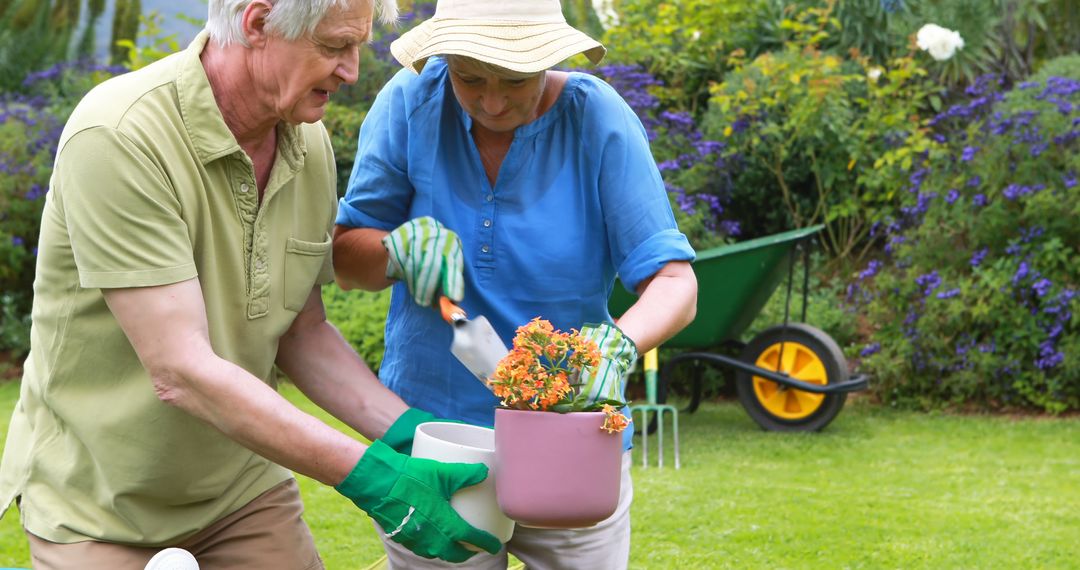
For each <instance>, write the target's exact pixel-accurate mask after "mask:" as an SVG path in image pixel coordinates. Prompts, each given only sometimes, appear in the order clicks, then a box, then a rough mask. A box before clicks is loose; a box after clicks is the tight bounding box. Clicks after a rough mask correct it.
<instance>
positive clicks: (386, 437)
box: [379, 408, 438, 455]
mask: <svg viewBox="0 0 1080 570" xmlns="http://www.w3.org/2000/svg"><path fill="white" fill-rule="evenodd" d="M433 421H438V418H436V417H435V416H433V415H431V414H429V413H428V412H425V411H424V410H421V409H419V408H409V409H407V410H405V411H404V412H403V413H402V414H401V415H400V416H398V418H397V419H396V420H394V423H393V424H391V425H390V427H389V428H387V430H386V433H385V434H383V436H382V437H381V438H379V440H380V441H382V442H383V443H385V444H386V445H388V446H389V447H390V448H391V449H393V450H394V451H396V452H398V453H404V454H405V455H411V454H412V443H413V435H414V434H415V433H416V426H418V425H420V424H422V423H424V422H433Z"/></svg>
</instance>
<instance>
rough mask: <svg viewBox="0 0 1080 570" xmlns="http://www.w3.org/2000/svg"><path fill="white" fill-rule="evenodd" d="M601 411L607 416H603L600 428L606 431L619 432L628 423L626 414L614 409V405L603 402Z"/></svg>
mask: <svg viewBox="0 0 1080 570" xmlns="http://www.w3.org/2000/svg"><path fill="white" fill-rule="evenodd" d="M603 412H604V414H605V415H606V416H607V417H605V418H604V425H602V426H600V429H602V430H605V431H607V432H608V433H615V432H621V431H622V430H624V429H626V426H628V425H629V422H627V421H626V416H624V415H622V412H620V411H619V410H616V409H615V407H614V406H611V405H609V404H604V409H603Z"/></svg>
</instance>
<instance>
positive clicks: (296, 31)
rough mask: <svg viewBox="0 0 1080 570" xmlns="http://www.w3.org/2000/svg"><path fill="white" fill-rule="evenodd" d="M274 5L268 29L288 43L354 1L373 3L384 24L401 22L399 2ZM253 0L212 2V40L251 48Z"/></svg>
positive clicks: (284, 1)
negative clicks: (247, 33)
mask: <svg viewBox="0 0 1080 570" xmlns="http://www.w3.org/2000/svg"><path fill="white" fill-rule="evenodd" d="M269 1H270V3H271V4H273V5H274V7H273V8H271V9H270V13H269V14H268V15H267V16H266V28H267V30H268V31H269V32H271V33H274V34H277V35H279V36H281V37H283V38H285V39H287V40H295V39H296V38H299V37H303V36H306V35H308V34H311V33H312V32H314V31H315V28H316V27H317V26H318V25H319V23H320V22H322V20H323V18H325V17H326V14H327V12H329V11H330V9H331V8H346V7H348V6H349V5H350V4H351V3H352V2H372V3H374V4H375V13H376V14H378V15H379V20H380V21H382V22H383V23H391V22H393V21H395V20H397V15H398V7H397V0H269ZM251 2H252V0H210V10H209V13H208V15H207V17H206V29H207V30H208V31H209V32H210V39H211V40H213V41H215V42H217V43H218V44H219V45H221V46H227V45H229V44H232V43H236V44H240V45H244V46H246V45H248V44H247V40H245V39H244V34H243V29H242V26H243V16H244V10H245V9H246V8H247V7H248V4H251Z"/></svg>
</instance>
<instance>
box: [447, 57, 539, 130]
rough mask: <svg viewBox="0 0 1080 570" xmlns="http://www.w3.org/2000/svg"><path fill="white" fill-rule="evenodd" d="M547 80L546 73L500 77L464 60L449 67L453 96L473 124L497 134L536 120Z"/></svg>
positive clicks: (455, 60)
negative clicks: (474, 122) (525, 76)
mask: <svg viewBox="0 0 1080 570" xmlns="http://www.w3.org/2000/svg"><path fill="white" fill-rule="evenodd" d="M544 79H545V74H544V73H538V74H536V75H533V76H530V77H527V78H525V79H508V78H506V77H500V76H499V75H498V74H495V73H491V72H490V71H485V70H484V69H483V68H482V67H480V66H477V65H476V64H475V63H474V62H472V61H470V60H468V59H463V58H454V59H453V60H452V63H451V64H450V83H451V85H453V87H454V96H456V97H457V100H458V102H459V103H460V104H461V106H462V107H463V108H464V109H465V112H467V113H468V114H469V115H470V116H471V117H472V118H473V120H474V121H476V122H477V123H479V124H480V125H481V126H483V127H485V128H487V129H489V130H492V131H495V132H508V131H513V130H514V129H516V128H518V127H520V126H521V125H524V124H525V123H528V122H530V121H532V120H534V119H536V117H537V110H538V108H539V105H540V96H541V95H543V93H544Z"/></svg>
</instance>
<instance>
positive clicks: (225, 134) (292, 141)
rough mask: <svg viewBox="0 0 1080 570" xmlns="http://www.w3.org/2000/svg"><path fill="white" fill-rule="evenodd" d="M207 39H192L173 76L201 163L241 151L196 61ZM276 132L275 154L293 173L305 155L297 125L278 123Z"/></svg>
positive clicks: (204, 33) (203, 36)
mask: <svg viewBox="0 0 1080 570" xmlns="http://www.w3.org/2000/svg"><path fill="white" fill-rule="evenodd" d="M209 38H210V34H209V32H207V31H206V30H203V31H201V32H199V35H197V36H195V39H194V40H192V41H191V44H189V45H188V47H187V49H185V50H184V52H183V53H182V54H181V56H180V57H181V58H182V60H181V63H180V66H179V70H178V72H177V75H176V92H177V98H178V99H179V103H180V115H181V117H182V118H183V121H184V128H185V129H187V132H188V136H189V137H190V138H191V142H192V145H194V147H195V152H196V154H197V155H198V156H199V161H200V162H201V163H202V164H208V163H210V162H213V161H215V160H217V159H219V158H221V157H223V156H228V155H230V154H233V153H235V152H238V151H241V149H240V144H239V143H237V142H236V137H235V136H233V134H232V131H230V130H229V127H228V126H227V125H226V124H225V118H224V117H222V116H221V109H219V108H218V106H217V100H215V99H214V91H213V89H211V87H210V80H209V79H208V78H207V77H206V69H204V68H203V65H202V60H200V59H199V56H200V55H201V54H202V51H203V48H205V47H206V42H207V41H208V40H209ZM277 132H278V145H277V147H278V153H279V154H280V155H281V156H283V157H284V158H285V159H286V160H287V161H289V163H290V165H291V166H292V167H293V169H294V170H295V169H298V168H299V166H300V165H302V164H303V161H304V156H305V155H306V154H307V147H306V145H305V144H304V138H303V137H302V136H300V127H299V125H289V124H279V125H278V129H277Z"/></svg>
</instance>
